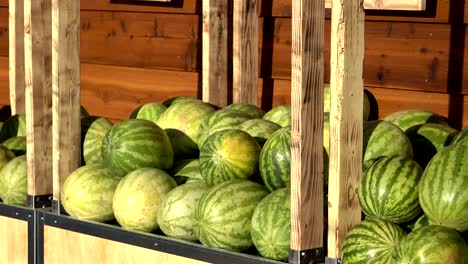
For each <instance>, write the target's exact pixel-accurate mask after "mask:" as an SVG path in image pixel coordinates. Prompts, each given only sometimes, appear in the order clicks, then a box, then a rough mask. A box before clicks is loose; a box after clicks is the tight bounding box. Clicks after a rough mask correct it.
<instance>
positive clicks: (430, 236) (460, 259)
mask: <svg viewBox="0 0 468 264" xmlns="http://www.w3.org/2000/svg"><path fill="white" fill-rule="evenodd" d="M391 263H395V264H406V263H411V264H426V263H427V264H429V263H430V264H448V263H453V264H464V263H468V246H467V245H466V244H465V242H464V241H463V238H462V237H461V235H460V234H458V233H457V232H456V231H455V230H453V229H450V228H447V227H443V226H437V225H429V226H424V227H421V228H419V229H417V230H415V231H413V232H411V233H410V234H408V235H407V236H406V237H405V238H403V239H402V240H401V241H400V243H399V244H398V245H397V248H396V250H395V253H394V255H393V262H391Z"/></svg>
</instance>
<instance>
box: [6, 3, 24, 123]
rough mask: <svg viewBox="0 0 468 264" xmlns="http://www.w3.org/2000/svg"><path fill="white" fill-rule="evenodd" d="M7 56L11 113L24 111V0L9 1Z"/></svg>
mask: <svg viewBox="0 0 468 264" xmlns="http://www.w3.org/2000/svg"><path fill="white" fill-rule="evenodd" d="M8 17H9V23H8V25H9V31H8V32H9V58H10V87H11V89H10V103H11V114H12V115H14V114H16V113H24V112H25V107H26V105H25V98H24V89H25V88H24V78H25V76H24V0H10V1H9V16H8Z"/></svg>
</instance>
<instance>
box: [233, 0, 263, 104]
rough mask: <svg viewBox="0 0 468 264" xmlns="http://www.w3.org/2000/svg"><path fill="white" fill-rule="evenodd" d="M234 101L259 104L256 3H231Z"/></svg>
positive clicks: (254, 0) (245, 0)
mask: <svg viewBox="0 0 468 264" xmlns="http://www.w3.org/2000/svg"><path fill="white" fill-rule="evenodd" d="M233 16H234V19H233V21H234V26H233V30H234V36H233V42H234V44H233V56H234V58H233V68H234V73H233V75H234V76H233V81H234V85H233V87H234V89H233V101H234V103H246V104H253V105H257V104H258V95H257V94H258V13H257V0H236V1H234V14H233Z"/></svg>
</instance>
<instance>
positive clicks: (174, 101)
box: [162, 96, 202, 107]
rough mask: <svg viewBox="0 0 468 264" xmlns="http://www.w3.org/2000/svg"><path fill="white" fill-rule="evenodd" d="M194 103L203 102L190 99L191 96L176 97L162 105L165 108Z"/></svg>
mask: <svg viewBox="0 0 468 264" xmlns="http://www.w3.org/2000/svg"><path fill="white" fill-rule="evenodd" d="M193 101H196V102H199V103H201V102H202V101H201V100H200V99H198V98H193V97H190V96H175V97H171V98H169V99H167V100H165V101H164V102H163V103H162V104H163V105H164V106H165V107H170V106H171V105H173V104H178V103H186V102H193Z"/></svg>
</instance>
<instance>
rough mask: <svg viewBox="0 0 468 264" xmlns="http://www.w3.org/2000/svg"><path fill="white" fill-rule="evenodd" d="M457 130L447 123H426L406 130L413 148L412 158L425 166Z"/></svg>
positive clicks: (446, 144)
mask: <svg viewBox="0 0 468 264" xmlns="http://www.w3.org/2000/svg"><path fill="white" fill-rule="evenodd" d="M457 133H458V131H457V130H456V129H454V128H451V127H449V126H447V125H442V124H433V123H428V124H424V125H420V126H414V127H412V128H410V129H408V130H407V131H406V134H407V135H408V138H409V139H410V141H411V144H412V145H413V149H414V160H416V161H417V162H418V163H419V164H420V165H421V166H422V167H426V165H427V163H428V162H429V161H430V160H431V159H432V157H433V156H434V155H435V154H436V153H437V151H439V150H441V149H442V148H443V147H445V146H448V145H450V142H452V140H453V138H454V137H455V135H456V134H457Z"/></svg>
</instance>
